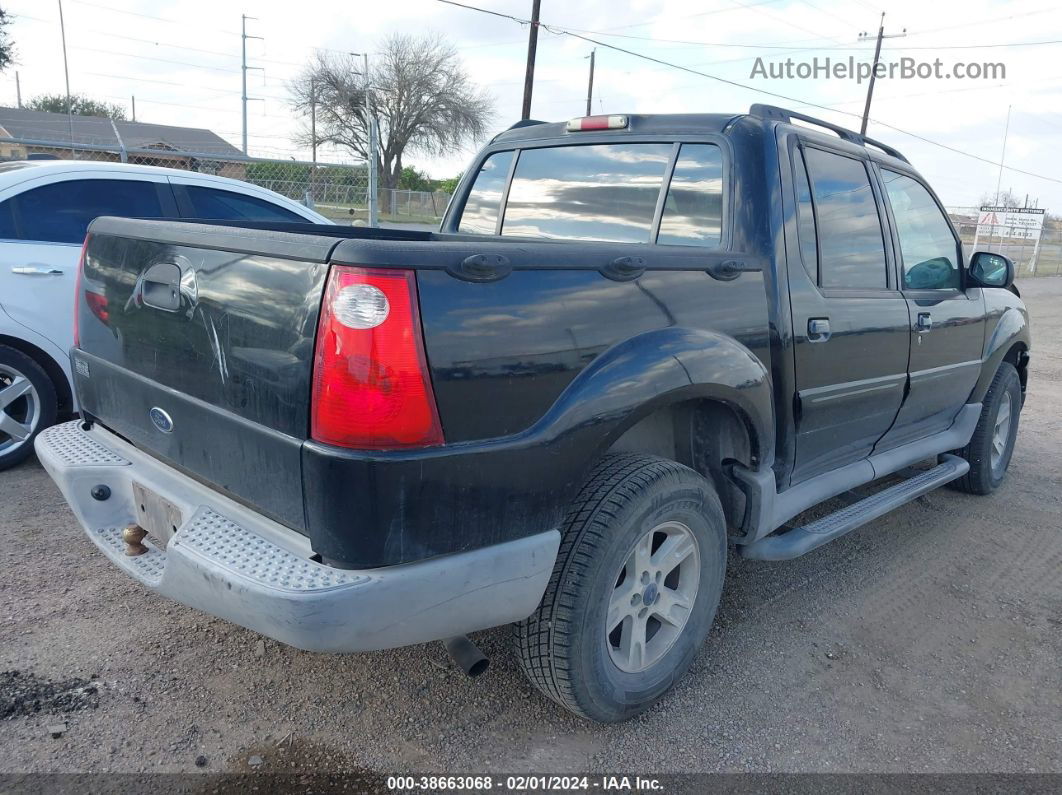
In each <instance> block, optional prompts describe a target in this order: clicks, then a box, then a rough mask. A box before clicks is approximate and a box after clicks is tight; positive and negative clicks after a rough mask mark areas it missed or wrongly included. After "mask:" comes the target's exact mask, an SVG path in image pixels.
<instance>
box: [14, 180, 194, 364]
mask: <svg viewBox="0 0 1062 795" xmlns="http://www.w3.org/2000/svg"><path fill="white" fill-rule="evenodd" d="M175 211H176V206H175V205H174V202H173V197H172V194H171V193H170V189H169V185H168V184H167V183H166V182H165V180H159V179H158V178H155V179H152V178H151V177H150V176H148V175H130V174H126V173H124V172H123V173H121V174H120V175H119V174H117V173H114V172H112V173H107V172H98V173H93V174H86V173H84V172H80V173H78V172H71V173H69V174H62V175H54V174H52V175H48V176H46V177H41V178H37V179H34V180H30V181H27V182H23V183H19V184H18V185H17V186H14V187H12V188H8V189H7V190H6V191H4V192H3V193H0V235H2V237H3V238H4V240H3V241H2V242H0V302H2V304H3V307H4V310H5V311H6V312H7V314H8V315H10V316H11V318H12V319H14V320H15V321H16V322H18V323H20V324H21V325H23V326H25V327H27V328H29V329H32V330H33V331H35V332H37V333H38V334H41V335H42V336H44V337H46V338H47V339H49V340H51V341H52V342H53V343H55V344H56V345H57V346H59V347H60V348H61V349H62V350H64V351H66V350H69V348H70V346H71V344H72V342H73V316H74V281H75V279H76V278H77V264H78V254H79V252H80V250H81V244H82V242H83V241H84V239H85V230H86V229H87V228H88V225H89V224H90V223H91V222H92V220H93V219H94V218H97V217H98V216H101V215H117V216H133V217H142V218H161V217H163V216H164V215H166V214H170V215H172V214H174V213H175Z"/></svg>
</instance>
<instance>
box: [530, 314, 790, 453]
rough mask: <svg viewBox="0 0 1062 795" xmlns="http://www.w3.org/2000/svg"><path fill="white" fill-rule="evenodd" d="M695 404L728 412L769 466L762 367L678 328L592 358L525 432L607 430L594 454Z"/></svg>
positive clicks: (713, 338)
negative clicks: (643, 423)
mask: <svg viewBox="0 0 1062 795" xmlns="http://www.w3.org/2000/svg"><path fill="white" fill-rule="evenodd" d="M696 399H712V400H717V401H719V402H722V403H725V404H727V405H729V406H730V407H731V408H733V409H735V410H736V411H737V413H738V414H739V416H740V417H741V418H742V420H743V421H744V423H745V425H746V428H747V430H748V432H749V441H750V443H751V445H752V448H753V451H754V454H755V455H756V457H757V458H758V459H759V460H761V461H770V460H772V459H773V455H774V402H773V399H772V395H771V378H770V373H769V372H768V370H767V368H766V367H765V366H764V364H763V362H761V361H760V360H759V359H758V358H757V357H756V356H755V355H754V354H753V353H752V352H751V351H750V350H749V349H748V348H746V347H745V346H744V345H742V344H741V343H740V342H738V341H737V340H735V339H734V338H733V337H728V336H726V335H724V334H720V333H718V332H714V331H703V330H699V329H690V328H683V327H670V328H664V329H656V330H654V331H648V332H645V333H643V334H639V335H637V336H635V337H631V338H629V339H627V340H625V341H623V342H621V343H618V344H617V345H614V346H612V347H611V348H609V349H607V350H606V351H604V352H602V353H601V354H599V355H598V356H597V357H596V358H595V359H594V361H593V362H591V363H590V364H589V365H588V366H587V367H586V368H585V369H584V370H583V371H582V372H581V373H580V374H579V375H578V376H577V377H576V378H575V380H573V381H572V382H571V383H570V384H569V385H568V387H567V388H566V389H565V390H564V392H562V393H561V395H560V397H558V398H557V400H556V402H555V403H554V404H553V406H552V407H551V408H550V410H549V411H548V412H547V413H546V414H545V415H544V416H543V417H542V418H541V419H540V420H539V421H538V422H537V423H535V425H534V426H532V428H530V429H529V432H530V433H532V434H535V431H536V429H539V431H540V432H544V433H545V434H546V435H550V436H554V435H559V434H562V433H564V432H566V431H572V430H576V429H579V428H583V427H586V426H588V425H591V424H598V423H601V422H606V423H610V424H611V425H612V427H611V428H609V429H608V433H607V434H606V435H605V437H604V438H603V441H601V443H600V444H599V445H598V447H599V449H598V451H597V452H598V454H599V453H600V452H601V451H603V450H606V449H608V447H609V446H610V445H611V444H612V443H613V442H614V441H615V440H616V439H618V438H619V437H620V436H621V435H622V434H623V433H624V432H625V431H626V430H627V429H629V428H630V427H632V426H633V425H634V424H635V423H637V422H638V421H639V420H641V419H642V418H644V417H646V416H648V415H649V414H650V413H652V412H653V411H655V410H657V409H659V408H662V407H664V406H667V405H673V404H677V403H680V402H685V401H688V400H696ZM546 429H549V431H546ZM536 435H537V434H536Z"/></svg>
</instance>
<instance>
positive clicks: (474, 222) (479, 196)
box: [457, 152, 513, 235]
mask: <svg viewBox="0 0 1062 795" xmlns="http://www.w3.org/2000/svg"><path fill="white" fill-rule="evenodd" d="M512 162H513V153H512V152H495V153H494V154H493V155H491V156H490V157H488V158H487V159H486V160H484V161H483V166H482V167H481V168H480V169H479V173H478V174H477V175H476V181H475V182H474V183H473V184H472V190H471V191H470V192H469V194H468V199H467V200H466V201H465V209H464V212H462V213H461V225H460V226H458V227H457V231H458V232H467V233H470V234H477V235H493V234H494V230H495V229H497V226H498V212H499V210H500V209H501V201H502V194H503V193H505V181H506V180H507V179H508V178H509V166H510V165H511V164H512Z"/></svg>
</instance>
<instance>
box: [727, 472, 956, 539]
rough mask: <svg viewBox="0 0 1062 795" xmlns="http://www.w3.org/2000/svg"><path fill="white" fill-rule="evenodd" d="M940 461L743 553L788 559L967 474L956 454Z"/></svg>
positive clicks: (783, 532) (838, 536) (771, 537)
mask: <svg viewBox="0 0 1062 795" xmlns="http://www.w3.org/2000/svg"><path fill="white" fill-rule="evenodd" d="M940 461H941V463H939V464H938V465H937V466H935V467H933V468H932V469H928V470H926V471H925V472H921V473H919V474H918V475H915V476H914V477H912V478H908V479H907V480H904V481H901V482H900V483H897V484H896V485H895V486H890V487H889V488H887V489H882V490H881V491H879V492H878V493H877V494H872V495H871V496H869V497H866V498H864V499H862V500H860V501H859V502H856V503H853V504H851V505H848V506H846V507H844V508H841V509H840V510H839V511H835V512H834V513H831V514H829V515H828V516H824V517H822V518H821V519H817V520H815V521H814V522H811V523H810V524H806V525H804V526H802V527H793V528H790V529H788V530H784V531H781V532H778V533H774V534H772V535H769V536H766V537H765V538H761V539H760V540H759V541H755V542H753V543H752V544H749V545H748V546H745V547H741V556H742V557H745V558H752V559H753V560H789V559H790V558H797V557H800V556H801V555H803V554H805V553H807V552H811V550H813V549H816V548H817V547H821V546H822V545H823V544H825V543H827V542H829V541H833V540H834V539H835V538H840V537H841V536H843V535H845V534H846V533H850V532H852V531H853V530H855V529H856V528H858V527H862V526H863V525H865V524H866V523H867V522H870V521H873V520H874V519H877V518H878V517H879V516H884V515H885V514H887V513H889V512H890V511H893V510H895V509H896V508H899V507H900V506H901V505H904V504H905V503H908V502H911V501H912V500H914V499H916V498H918V497H921V496H922V495H923V494H926V493H927V492H930V491H933V489H936V488H939V487H940V486H943V485H944V484H945V483H950V482H951V481H953V480H957V479H958V478H961V477H962V476H963V475H965V474H966V473H967V472H968V471H969V469H970V464H969V463H968V462H967V461H966V460H965V459H962V458H959V457H958V456H956V455H943V456H941V457H940Z"/></svg>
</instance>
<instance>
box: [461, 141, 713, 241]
mask: <svg viewBox="0 0 1062 795" xmlns="http://www.w3.org/2000/svg"><path fill="white" fill-rule="evenodd" d="M514 159H515V161H516V162H515V166H514V165H513V160H514ZM510 172H511V174H512V176H511V179H510V177H509V174H510ZM723 172H724V168H723V155H722V150H721V149H720V147H719V146H718V145H716V144H710V143H681V144H678V143H674V142H667V141H665V142H618V141H617V142H615V143H612V142H609V143H586V144H582V143H580V144H566V145H559V146H541V147H534V148H526V149H521V150H518V151H504V152H495V153H493V154H491V155H490V156H488V158H487V159H486V160H485V161H484V162H483V165H482V166H481V168H480V170H479V173H478V174H477V175H476V178H475V181H474V182H473V184H472V187H471V189H470V191H469V194H468V198H467V199H466V201H465V205H464V208H463V209H462V212H461V216H460V220H459V222H458V224H457V231H458V232H464V233H472V234H488V235H493V234H495V233H496V231H497V230H498V229H499V226H500V233H501V234H502V235H503V236H512V237H525V238H528V237H530V238H542V239H551V240H585V241H600V242H613V243H642V244H659V245H676V246H699V247H705V248H717V247H719V246H721V244H722V241H723V228H724V227H723V224H724V211H723V207H724V185H723V182H724V180H723ZM499 219H500V225H499Z"/></svg>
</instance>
